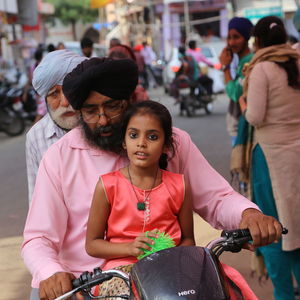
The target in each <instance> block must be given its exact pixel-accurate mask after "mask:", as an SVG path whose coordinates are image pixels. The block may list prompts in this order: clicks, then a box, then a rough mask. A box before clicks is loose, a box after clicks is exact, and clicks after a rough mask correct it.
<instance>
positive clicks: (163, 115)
mask: <svg viewBox="0 0 300 300" xmlns="http://www.w3.org/2000/svg"><path fill="white" fill-rule="evenodd" d="M137 114H142V115H147V114H149V115H152V116H154V117H155V118H157V120H158V121H159V122H160V125H161V127H162V129H163V131H164V134H165V143H164V145H165V146H166V147H167V148H168V149H169V150H170V157H168V155H167V154H166V153H162V155H161V157H160V159H159V167H160V168H161V169H164V170H166V169H167V166H168V159H171V158H172V157H173V156H174V154H175V144H174V140H173V130H172V117H171V114H170V112H169V111H168V109H167V108H166V107H165V106H164V105H162V104H161V103H158V102H156V101H152V100H146V101H141V102H137V103H134V104H132V105H130V106H129V107H128V109H127V110H126V112H125V113H124V116H123V120H122V140H124V139H125V134H126V129H127V126H128V123H129V121H130V119H131V118H132V117H133V116H135V115H137Z"/></svg>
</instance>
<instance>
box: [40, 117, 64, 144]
mask: <svg viewBox="0 0 300 300" xmlns="http://www.w3.org/2000/svg"><path fill="white" fill-rule="evenodd" d="M44 118H45V121H46V124H47V125H46V129H45V136H46V138H47V139H50V138H52V137H53V136H57V137H58V138H61V137H62V136H64V135H65V134H66V131H65V130H63V129H61V128H59V127H58V126H57V125H56V124H55V123H54V122H53V120H52V118H51V117H50V115H49V113H47V114H46V115H45V117H44Z"/></svg>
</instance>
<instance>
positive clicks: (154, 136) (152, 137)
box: [148, 134, 158, 141]
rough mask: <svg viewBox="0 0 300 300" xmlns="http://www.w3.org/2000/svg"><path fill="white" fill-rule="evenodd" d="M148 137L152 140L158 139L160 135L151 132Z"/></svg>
mask: <svg viewBox="0 0 300 300" xmlns="http://www.w3.org/2000/svg"><path fill="white" fill-rule="evenodd" d="M148 138H149V140H150V141H156V140H157V139H158V136H157V135H156V134H149V135H148Z"/></svg>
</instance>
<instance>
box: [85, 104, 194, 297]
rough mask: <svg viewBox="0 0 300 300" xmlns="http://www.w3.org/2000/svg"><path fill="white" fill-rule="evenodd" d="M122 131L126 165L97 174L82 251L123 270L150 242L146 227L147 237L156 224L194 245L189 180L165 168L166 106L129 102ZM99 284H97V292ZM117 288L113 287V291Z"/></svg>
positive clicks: (169, 145)
mask: <svg viewBox="0 0 300 300" xmlns="http://www.w3.org/2000/svg"><path fill="white" fill-rule="evenodd" d="M122 136H123V148H124V149H125V151H126V152H127V155H128V158H129V165H128V166H127V167H125V168H122V169H120V170H118V171H115V172H111V173H108V174H105V175H103V176H101V177H100V179H99V181H98V183H97V185H96V189H95V192H94V196H93V202H92V206H91V209H90V215H89V220H88V225H87V236H86V251H87V253H88V254H89V255H91V256H94V257H99V258H104V259H106V264H105V266H104V267H103V269H111V268H116V267H118V268H120V266H121V268H120V269H122V270H123V271H127V272H129V271H130V269H131V265H132V264H133V263H135V262H136V261H137V257H138V256H139V255H141V254H143V249H147V250H150V249H151V248H150V247H149V246H148V245H147V244H150V245H151V244H152V245H153V243H154V242H153V240H152V239H150V238H149V237H146V235H145V232H146V231H151V232H150V233H149V234H148V236H150V237H157V234H156V230H160V231H162V232H166V233H167V234H169V235H170V236H171V237H172V238H173V240H174V242H175V244H176V246H182V245H185V246H189V245H195V241H194V232H193V215H192V204H191V196H190V189H189V186H188V185H187V184H186V182H185V181H184V178H183V175H181V174H175V173H171V172H168V171H166V170H165V169H166V167H167V159H168V158H170V157H171V156H172V155H173V154H174V152H175V146H174V144H173V137H172V118H171V115H170V113H169V111H168V110H167V109H166V107H165V106H163V105H162V104H160V103H158V102H154V101H150V100H149V101H143V102H138V103H136V104H134V105H133V106H132V107H131V108H129V109H128V110H127V112H126V113H125V116H124V123H123V135H122ZM128 265H130V266H128ZM124 266H125V267H124ZM109 286H110V287H111V286H112V285H111V284H110V285H109ZM104 289H105V288H104V287H103V285H102V286H101V292H100V294H101V293H102V292H104V291H103V290H104ZM110 289H111V288H110ZM122 291H123V290H122V289H117V292H118V294H119V293H122ZM115 292H116V290H115V289H114V290H113V291H110V292H109V293H108V294H107V293H106V295H113V294H115Z"/></svg>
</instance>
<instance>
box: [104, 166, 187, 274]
mask: <svg viewBox="0 0 300 300" xmlns="http://www.w3.org/2000/svg"><path fill="white" fill-rule="evenodd" d="M161 171H162V182H161V184H160V185H158V186H156V187H155V188H153V189H151V192H150V190H146V191H145V190H142V189H140V188H138V187H135V186H133V185H131V183H130V181H129V180H128V179H127V178H126V177H125V176H124V175H123V174H122V173H121V172H120V171H115V172H112V173H109V174H106V175H103V176H101V179H102V182H103V185H104V188H105V193H106V196H107V199H108V201H109V203H110V208H111V209H110V215H109V218H108V222H107V233H106V239H107V240H108V241H110V242H113V243H126V242H132V241H133V240H134V239H135V238H136V237H137V236H138V235H139V234H140V233H141V232H143V227H144V222H145V220H144V217H145V216H146V217H148V218H147V220H146V222H145V228H144V232H145V231H148V230H149V231H150V230H153V229H159V230H160V231H162V232H166V233H167V234H169V235H170V236H171V237H172V238H173V240H174V242H175V244H176V245H178V244H180V242H181V228H180V224H179V221H178V215H179V212H180V209H181V206H182V203H183V200H184V193H185V185H184V179H183V175H182V174H176V173H172V172H168V171H164V170H161ZM133 189H134V190H133ZM148 195H149V196H148ZM146 196H147V197H148V198H149V209H150V213H149V216H148V215H147V210H145V211H142V210H138V209H137V202H138V201H140V202H144V199H145V197H146ZM146 209H147V207H146ZM136 261H137V259H136V257H134V256H130V257H123V258H117V259H111V260H108V261H107V262H106V264H105V269H111V268H115V267H117V266H121V265H128V264H132V263H135V262H136Z"/></svg>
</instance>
